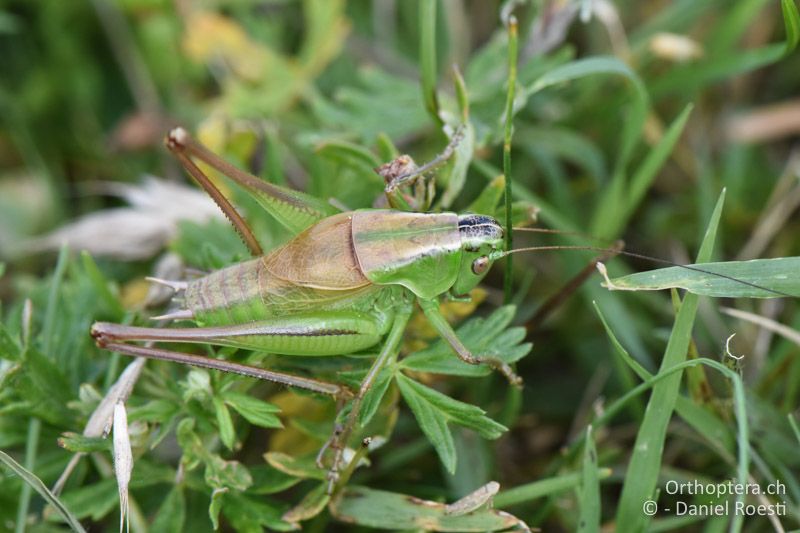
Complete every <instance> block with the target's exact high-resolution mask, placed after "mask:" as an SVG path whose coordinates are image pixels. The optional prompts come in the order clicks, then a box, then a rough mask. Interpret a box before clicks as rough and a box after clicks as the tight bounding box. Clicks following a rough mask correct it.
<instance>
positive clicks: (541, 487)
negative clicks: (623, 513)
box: [494, 468, 611, 507]
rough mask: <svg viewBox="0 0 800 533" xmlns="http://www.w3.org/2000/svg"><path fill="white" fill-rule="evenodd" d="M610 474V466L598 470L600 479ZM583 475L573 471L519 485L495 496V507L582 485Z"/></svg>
mask: <svg viewBox="0 0 800 533" xmlns="http://www.w3.org/2000/svg"><path fill="white" fill-rule="evenodd" d="M610 475H611V469H610V468H601V469H599V470H598V479H605V478H607V477H609V476H610ZM581 476H582V475H581V474H580V473H578V472H573V473H571V474H564V475H562V476H556V477H551V478H547V479H540V480H539V481H534V482H533V483H526V484H525V485H519V486H518V487H514V488H513V489H508V490H504V491H502V492H500V494H498V495H497V496H495V497H494V505H495V507H511V506H512V505H518V504H521V503H526V502H530V501H532V500H535V499H537V498H543V497H544V496H549V495H551V494H557V493H559V492H563V491H565V490H569V489H572V488H575V487H577V486H578V485H580V483H581Z"/></svg>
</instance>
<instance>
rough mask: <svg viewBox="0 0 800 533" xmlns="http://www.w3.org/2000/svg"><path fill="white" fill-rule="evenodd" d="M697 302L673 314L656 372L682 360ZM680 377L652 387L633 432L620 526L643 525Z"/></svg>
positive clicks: (704, 251)
mask: <svg viewBox="0 0 800 533" xmlns="http://www.w3.org/2000/svg"><path fill="white" fill-rule="evenodd" d="M724 198H725V192H724V191H723V192H722V194H721V195H720V198H719V200H718V201H717V205H716V207H715V208H714V213H713V214H712V217H711V222H710V223H709V227H708V229H707V230H706V235H705V238H704V239H703V244H702V246H701V248H700V252H699V253H698V257H697V260H698V262H700V263H702V262H703V261H707V260H708V258H709V257H710V256H711V250H712V246H713V244H714V239H715V237H716V232H717V227H718V225H719V220H720V215H721V214H722V205H723V202H724ZM697 306H698V297H697V296H696V295H694V294H687V295H686V297H685V298H684V300H683V303H682V305H681V307H680V310H679V311H678V314H677V316H676V318H675V326H674V327H673V328H672V334H671V335H670V338H669V342H668V343H667V349H666V352H665V353H664V359H663V361H662V363H661V369H660V371H659V373H661V372H664V371H666V370H669V369H671V368H672V367H674V366H676V365H678V364H680V363H683V362H684V360H685V358H686V354H687V350H688V348H689V342H690V340H691V335H692V326H693V324H694V318H695V315H696V313H697ZM681 377H682V373H681V372H677V373H675V374H672V375H670V377H669V378H666V379H665V380H664V381H662V382H660V383H659V384H658V385H656V386H655V387H653V393H652V395H651V396H650V402H649V404H648V406H647V410H646V411H645V416H644V419H643V420H642V424H641V426H640V428H639V433H638V434H637V436H636V443H635V445H634V448H633V454H632V456H631V461H630V464H629V466H628V471H627V473H626V476H625V483H624V485H623V487H622V496H621V498H620V503H619V507H618V509H617V527H618V528H620V530H623V531H643V530H644V529H645V528H646V525H647V516H646V515H645V514H644V513H642V504H643V501H644V500H645V499H648V498H651V497H652V495H653V493H654V491H655V487H656V482H657V481H658V473H659V470H660V469H661V456H662V453H663V450H664V439H665V437H666V433H667V425H668V424H669V421H670V418H672V412H673V411H674V409H675V402H676V401H677V399H678V393H679V388H680V384H681Z"/></svg>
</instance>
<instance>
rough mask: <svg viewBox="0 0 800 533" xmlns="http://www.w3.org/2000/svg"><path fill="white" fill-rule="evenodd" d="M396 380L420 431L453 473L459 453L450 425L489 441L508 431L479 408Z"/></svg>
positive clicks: (403, 378) (399, 378)
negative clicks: (468, 429)
mask: <svg viewBox="0 0 800 533" xmlns="http://www.w3.org/2000/svg"><path fill="white" fill-rule="evenodd" d="M396 379H397V385H398V386H399V387H400V392H401V393H402V394H403V398H404V399H405V400H406V403H408V405H409V407H410V408H411V411H412V412H413V413H414V416H415V417H416V419H417V422H418V423H419V426H420V428H421V429H422V431H423V433H425V435H426V436H427V437H428V439H429V440H430V441H431V444H433V446H434V448H435V449H436V452H437V453H438V454H439V458H440V459H441V460H442V463H443V464H444V466H445V468H447V470H448V472H450V473H453V472H454V471H455V468H456V451H455V443H454V442H453V435H452V434H451V432H450V429H449V428H448V427H447V423H448V422H453V423H455V424H459V425H461V426H465V427H468V428H470V429H472V430H474V431H476V432H477V433H478V434H480V435H481V436H483V437H484V438H487V439H495V438H497V437H499V436H500V435H501V434H502V433H503V432H504V431H506V428H505V427H504V426H502V425H501V424H498V423H497V422H495V421H494V420H492V419H491V418H489V417H487V416H486V413H485V412H484V411H483V410H482V409H480V408H479V407H476V406H474V405H469V404H466V403H463V402H459V401H458V400H454V399H452V398H450V397H449V396H447V395H445V394H442V393H441V392H438V391H435V390H433V389H431V388H429V387H426V386H425V385H422V384H421V383H417V382H416V381H414V380H412V379H410V378H407V377H406V376H404V375H402V374H397V378H396Z"/></svg>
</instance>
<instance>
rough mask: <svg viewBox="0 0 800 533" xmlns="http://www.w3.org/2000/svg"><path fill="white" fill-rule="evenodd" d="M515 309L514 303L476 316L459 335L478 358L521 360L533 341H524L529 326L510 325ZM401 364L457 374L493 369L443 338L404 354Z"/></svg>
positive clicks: (416, 369)
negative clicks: (469, 358)
mask: <svg viewBox="0 0 800 533" xmlns="http://www.w3.org/2000/svg"><path fill="white" fill-rule="evenodd" d="M515 311H516V308H515V307H514V306H503V307H501V308H499V309H497V311H495V312H494V313H492V314H491V315H489V316H488V317H486V318H472V319H470V320H468V321H466V322H465V323H464V324H463V325H462V326H461V327H460V328H458V330H456V333H457V335H458V338H459V339H461V341H462V342H463V343H464V345H465V346H466V347H467V348H469V349H470V351H471V352H472V353H473V355H475V356H476V357H478V358H482V357H495V358H497V359H500V360H502V361H505V362H506V363H514V362H516V361H519V360H520V359H522V358H523V357H525V356H526V355H527V354H528V353H530V351H531V347H532V344H530V343H522V340H523V339H524V338H525V328H522V327H514V328H508V329H506V328H507V327H508V324H510V323H511V320H512V319H513V318H514V313H515ZM399 366H400V368H406V369H409V370H414V371H417V372H432V373H436V374H449V375H456V376H486V375H489V374H490V373H491V372H492V370H491V368H489V367H488V366H487V365H470V364H468V363H465V362H463V361H461V360H460V359H459V358H458V357H457V356H456V355H455V354H454V353H453V350H452V348H451V347H450V345H449V344H447V343H446V342H444V341H443V340H438V341H437V342H435V343H434V344H432V345H431V346H429V347H428V348H426V349H424V350H421V351H419V352H416V353H414V354H412V355H410V356H408V357H406V358H404V359H403V360H402V361H400V363H399Z"/></svg>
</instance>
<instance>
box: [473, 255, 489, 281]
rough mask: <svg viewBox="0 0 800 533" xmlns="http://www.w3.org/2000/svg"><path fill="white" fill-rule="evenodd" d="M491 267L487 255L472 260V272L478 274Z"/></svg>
mask: <svg viewBox="0 0 800 533" xmlns="http://www.w3.org/2000/svg"><path fill="white" fill-rule="evenodd" d="M488 269H489V258H488V257H486V256H485V255H484V256H483V257H479V258H477V259H476V260H475V261H473V262H472V272H473V273H474V274H476V275H478V276H480V275H481V274H483V273H484V272H486V271H487V270H488Z"/></svg>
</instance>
